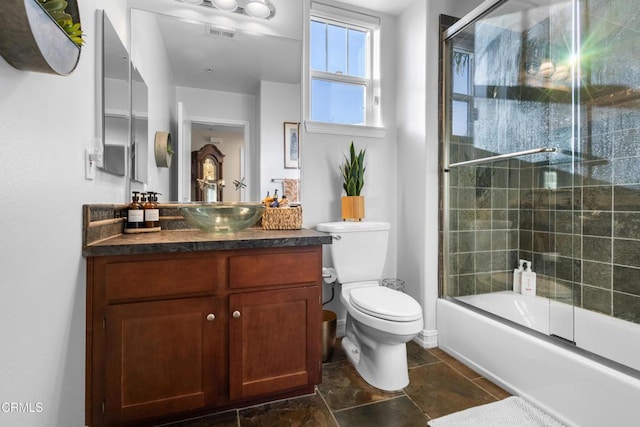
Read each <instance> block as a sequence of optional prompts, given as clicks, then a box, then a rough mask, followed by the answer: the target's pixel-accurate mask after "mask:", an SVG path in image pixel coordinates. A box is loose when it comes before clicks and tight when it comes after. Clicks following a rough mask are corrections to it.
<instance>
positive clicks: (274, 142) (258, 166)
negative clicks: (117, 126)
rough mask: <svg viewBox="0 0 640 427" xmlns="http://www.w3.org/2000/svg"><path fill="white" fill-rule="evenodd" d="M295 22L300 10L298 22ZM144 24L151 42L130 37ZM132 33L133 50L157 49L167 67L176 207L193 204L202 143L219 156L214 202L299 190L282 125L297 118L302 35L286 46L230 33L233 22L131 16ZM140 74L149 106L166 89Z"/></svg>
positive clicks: (245, 33)
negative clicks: (152, 34) (293, 186)
mask: <svg viewBox="0 0 640 427" xmlns="http://www.w3.org/2000/svg"><path fill="white" fill-rule="evenodd" d="M302 15H303V14H302V7H301V6H300V19H302ZM231 19H236V18H233V17H232V18H231ZM237 19H238V20H240V19H243V18H242V17H239V18H237ZM150 21H153V23H154V25H153V28H154V30H155V29H157V31H158V32H159V35H160V37H158V38H153V39H150V38H149V37H148V33H146V34H147V37H143V34H145V33H143V32H141V31H140V32H139V31H136V28H141V27H145V28H146V27H149V26H150ZM300 22H301V21H300ZM240 24H241V23H238V26H239V27H240V26H241V25H240ZM264 25H269V23H267V24H264ZM290 25H292V26H297V25H299V22H295V23H291V24H290ZM131 26H132V32H131V34H132V51H133V52H137V51H138V49H140V50H143V51H144V52H145V53H147V54H148V53H149V52H156V51H159V50H162V51H163V53H164V54H163V55H162V59H163V60H164V59H166V61H167V62H166V63H167V68H170V69H169V70H167V72H166V73H165V74H170V75H171V76H172V78H173V82H172V84H173V85H174V86H173V90H172V91H171V93H172V94H175V98H176V99H175V105H169V106H168V107H167V109H170V110H171V111H177V114H176V115H175V116H174V117H176V118H177V119H178V128H177V132H176V138H175V139H176V145H175V148H176V156H175V157H174V160H175V161H176V162H175V163H176V164H177V172H178V173H177V174H176V179H177V181H178V182H176V183H173V184H172V186H173V187H174V188H177V189H178V190H177V198H176V200H178V201H180V202H184V201H189V200H197V198H198V196H197V193H198V192H197V191H196V190H195V189H196V188H197V185H196V181H195V179H196V177H197V175H198V173H197V172H198V171H197V170H192V157H193V155H194V153H197V152H198V151H199V150H200V149H202V148H203V147H204V146H205V145H207V144H212V145H214V146H215V147H216V148H217V149H218V150H219V151H220V153H221V155H223V156H224V168H223V169H224V174H223V177H222V178H223V179H222V180H223V181H224V187H223V188H218V191H217V196H218V197H219V198H220V199H221V200H224V201H232V200H240V201H248V200H261V199H262V197H263V196H264V194H266V192H267V191H269V192H271V194H273V192H274V190H275V189H278V194H280V195H281V194H284V188H283V187H284V180H285V179H286V180H290V181H293V182H297V183H299V178H300V170H299V169H288V168H285V161H284V158H285V155H284V149H285V139H284V123H286V122H293V123H296V122H300V119H301V100H302V96H301V85H300V82H301V52H302V43H301V38H302V34H301V30H300V39H293V38H288V37H278V36H273V35H268V34H264V33H256V32H248V31H244V30H241V29H235V28H233V23H232V21H228V22H227V25H225V28H217V27H216V26H215V25H214V24H211V23H208V22H198V21H196V20H193V19H189V20H186V19H181V18H178V17H175V16H169V15H163V14H158V13H153V12H149V11H142V10H136V9H132V13H131ZM177 35H179V36H177ZM142 38H146V40H140V39H142ZM151 41H153V43H155V44H154V46H153V47H151V46H149V43H150V42H151ZM156 44H157V45H156ZM165 54H166V55H165ZM141 71H144V73H143V75H144V77H145V80H147V82H153V84H149V97H150V99H156V98H155V97H154V95H155V94H156V92H155V91H157V90H165V89H164V88H158V87H157V85H156V82H157V81H159V80H160V78H159V77H162V76H155V75H154V76H153V77H151V76H148V75H147V74H146V73H147V71H148V70H147V69H146V68H145V69H141ZM161 71H162V70H158V69H157V68H156V69H153V70H149V72H153V73H161ZM157 107H158V106H157V104H156V102H155V101H154V102H153V106H150V117H149V121H150V122H151V121H152V120H154V117H153V114H155V111H156V110H155V109H156V108H157ZM174 120H175V119H174ZM301 146H302V147H303V144H302V143H301ZM194 167H195V166H194Z"/></svg>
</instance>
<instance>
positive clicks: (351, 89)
mask: <svg viewBox="0 0 640 427" xmlns="http://www.w3.org/2000/svg"><path fill="white" fill-rule="evenodd" d="M365 111H366V110H365V87H364V85H358V84H351V83H341V82H336V81H331V80H322V79H312V81H311V120H314V121H318V122H327V123H343V124H352V125H361V124H364V123H365Z"/></svg>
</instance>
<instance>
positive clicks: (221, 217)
mask: <svg viewBox="0 0 640 427" xmlns="http://www.w3.org/2000/svg"><path fill="white" fill-rule="evenodd" d="M179 209H180V213H181V214H182V216H183V217H184V219H185V221H186V222H187V224H188V225H189V226H191V227H194V228H199V229H200V230H202V231H205V232H207V233H236V232H238V231H242V230H244V229H245V228H248V227H251V226H252V225H255V224H256V222H258V219H259V218H260V217H261V216H262V213H263V212H264V210H265V207H264V205H262V203H259V202H214V203H203V204H191V205H185V206H181V207H180V208H179Z"/></svg>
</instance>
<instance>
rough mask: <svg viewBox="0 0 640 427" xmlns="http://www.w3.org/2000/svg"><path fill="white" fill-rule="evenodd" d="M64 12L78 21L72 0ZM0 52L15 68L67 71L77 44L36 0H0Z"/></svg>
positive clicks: (74, 61) (75, 55) (74, 59)
mask: <svg viewBox="0 0 640 427" xmlns="http://www.w3.org/2000/svg"><path fill="white" fill-rule="evenodd" d="M67 3H68V4H67V8H66V12H67V13H68V14H69V15H71V16H72V17H73V22H77V23H79V22H80V13H79V11H78V4H77V2H76V0H67ZM0 55H2V57H3V58H4V59H5V60H6V61H7V62H8V63H9V64H11V65H12V66H13V67H15V68H17V69H19V70H26V71H36V72H40V73H49V74H60V75H67V74H70V73H71V72H72V71H73V70H74V69H75V68H76V65H77V64H78V60H79V59H80V47H79V46H78V45H77V44H75V43H74V42H73V41H72V40H71V39H70V38H69V36H68V35H67V33H66V32H65V31H64V30H63V29H62V28H60V26H59V25H58V24H57V23H56V22H55V21H54V20H53V18H51V16H50V15H49V14H48V13H47V11H46V10H45V9H44V8H43V7H42V6H41V5H40V3H39V2H38V0H2V5H1V6H0Z"/></svg>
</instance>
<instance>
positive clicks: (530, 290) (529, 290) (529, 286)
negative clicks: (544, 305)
mask: <svg viewBox="0 0 640 427" xmlns="http://www.w3.org/2000/svg"><path fill="white" fill-rule="evenodd" d="M522 295H533V296H535V295H536V273H534V272H533V271H531V262H528V263H527V268H526V269H525V271H524V272H523V273H522Z"/></svg>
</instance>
